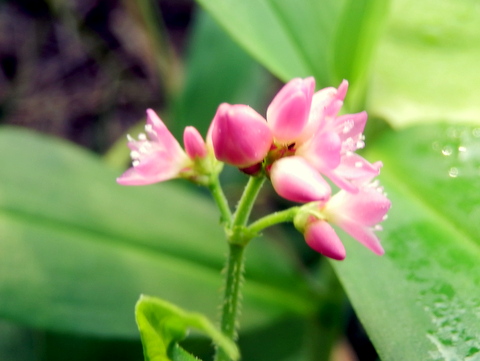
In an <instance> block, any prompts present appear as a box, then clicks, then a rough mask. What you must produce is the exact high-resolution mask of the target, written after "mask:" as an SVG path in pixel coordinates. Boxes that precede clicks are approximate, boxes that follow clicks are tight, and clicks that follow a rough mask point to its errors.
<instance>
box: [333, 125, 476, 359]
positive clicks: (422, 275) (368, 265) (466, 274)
mask: <svg viewBox="0 0 480 361" xmlns="http://www.w3.org/2000/svg"><path fill="white" fill-rule="evenodd" d="M368 157H369V158H371V159H372V160H379V159H381V160H382V161H383V162H384V164H385V166H384V168H383V169H382V174H381V180H382V183H383V185H384V186H385V189H386V191H387V192H388V195H389V197H390V198H391V200H392V209H391V210H390V212H389V218H388V220H387V221H386V222H385V224H384V231H383V232H380V233H379V235H380V237H381V238H382V240H383V244H384V246H385V250H386V254H385V255H384V256H382V257H378V256H375V255H374V254H372V253H371V252H369V251H368V250H367V249H365V248H364V247H362V246H360V245H359V244H358V243H357V242H355V241H351V242H348V243H347V248H348V249H347V252H348V255H347V259H346V261H345V262H334V266H335V268H336V270H337V272H338V274H339V276H340V279H341V281H342V283H343V284H344V286H345V288H346V291H347V293H348V295H349V297H350V300H351V301H352V303H353V305H354V307H355V309H356V311H357V313H358V315H359V317H360V319H361V320H362V322H363V324H364V326H365V328H366V330H367V332H368V334H369V335H370V337H371V339H372V340H373V342H374V344H375V347H376V348H377V350H378V352H379V354H380V356H381V359H382V360H383V361H392V360H398V361H400V360H426V361H428V360H435V361H436V360H470V361H472V360H478V359H479V358H480V313H479V310H480V293H479V290H480V262H479V260H480V238H479V234H480V223H479V222H478V220H479V216H480V192H479V191H478V190H479V189H480V128H475V127H467V126H458V125H457V126H452V125H440V124H437V125H430V126H417V127H413V128H410V129H406V130H404V131H402V132H398V133H394V132H391V133H389V134H387V135H385V136H384V137H383V138H381V139H380V140H379V142H378V143H376V144H375V145H372V144H370V149H369V152H368Z"/></svg>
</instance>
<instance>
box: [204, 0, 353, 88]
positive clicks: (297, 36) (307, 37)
mask: <svg viewBox="0 0 480 361" xmlns="http://www.w3.org/2000/svg"><path fill="white" fill-rule="evenodd" d="M197 2H198V3H200V5H202V6H203V7H204V8H205V9H206V10H207V11H208V12H209V13H210V14H211V15H212V16H213V17H214V18H215V20H217V21H218V23H219V24H220V25H221V26H222V27H223V28H224V29H225V30H226V31H227V32H228V33H229V34H230V36H232V38H233V39H234V40H235V41H237V42H238V43H239V44H240V45H241V46H243V47H244V48H245V49H246V50H247V51H248V52H249V53H250V54H251V55H252V56H253V57H254V58H255V59H257V60H258V61H259V62H260V63H261V64H263V65H264V66H265V67H267V68H268V69H269V70H270V71H271V72H272V73H273V74H275V75H276V76H278V77H279V78H281V79H282V80H284V81H288V80H290V79H292V78H294V77H298V76H300V77H306V76H311V75H313V76H315V78H316V79H317V81H318V82H319V84H320V85H327V83H328V82H329V76H330V74H329V68H330V64H329V61H330V54H329V51H330V46H331V41H332V37H333V30H334V26H335V24H336V20H337V17H338V14H339V12H340V9H341V7H342V5H343V2H344V1H338V0H324V1H318V0H305V1H298V0H283V1H278V0H264V1H256V0H244V1H234V0H197Z"/></svg>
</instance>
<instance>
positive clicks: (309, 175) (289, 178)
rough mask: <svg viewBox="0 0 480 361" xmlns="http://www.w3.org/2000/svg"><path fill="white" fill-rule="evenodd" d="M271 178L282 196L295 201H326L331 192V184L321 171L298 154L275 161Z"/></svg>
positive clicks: (274, 186)
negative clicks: (316, 169)
mask: <svg viewBox="0 0 480 361" xmlns="http://www.w3.org/2000/svg"><path fill="white" fill-rule="evenodd" d="M270 180H271V181H272V185H273V188H274V189H275V191H276V192H277V193H278V194H279V195H280V196H281V197H283V198H285V199H288V200H290V201H293V202H300V203H307V202H314V201H326V200H327V199H328V198H329V197H330V193H331V189H330V186H329V185H328V183H327V182H326V181H325V180H324V179H323V178H322V176H321V175H320V173H318V172H317V171H315V169H313V168H312V167H310V165H309V164H308V163H307V162H306V161H305V160H304V159H303V158H301V157H297V156H293V157H287V158H282V159H279V160H277V161H276V162H274V163H273V165H272V169H271V171H270Z"/></svg>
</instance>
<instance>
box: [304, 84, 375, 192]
mask: <svg viewBox="0 0 480 361" xmlns="http://www.w3.org/2000/svg"><path fill="white" fill-rule="evenodd" d="M343 84H346V83H345V82H344V83H342V85H343ZM342 85H341V86H340V87H339V89H341V88H342ZM343 86H344V87H346V85H343ZM345 91H346V89H345ZM332 99H333V100H332ZM332 99H330V102H329V104H326V105H324V107H323V108H322V109H323V112H322V113H321V117H323V118H322V119H321V121H320V123H319V127H318V128H317V130H316V132H315V134H314V135H313V137H311V138H310V139H308V140H307V141H306V142H304V143H303V144H301V145H300V146H299V147H298V148H297V151H296V154H298V155H301V156H302V157H304V158H305V159H306V160H307V161H308V162H309V163H310V164H311V165H312V166H313V167H314V168H315V169H317V170H318V171H319V172H320V173H322V174H324V175H326V176H327V177H328V178H330V179H331V180H332V182H333V183H335V184H336V185H337V186H338V187H340V188H342V189H345V190H347V191H349V192H357V191H358V187H356V186H355V184H354V181H355V179H357V178H361V177H364V176H366V175H371V176H376V175H378V170H377V169H376V168H375V167H373V166H372V164H371V163H369V162H368V161H367V160H365V159H364V158H362V157H361V156H359V155H358V154H355V153H354V152H355V151H356V150H358V149H361V148H363V147H364V145H365V143H364V137H363V134H362V132H363V129H364V128H365V124H366V122H367V113H366V112H361V113H357V114H346V115H342V116H339V117H337V116H336V112H337V111H338V110H337V108H338V107H339V106H341V101H340V100H339V99H338V98H335V97H334V98H332ZM317 107H318V105H317ZM317 113H318V112H317Z"/></svg>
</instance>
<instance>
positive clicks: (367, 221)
mask: <svg viewBox="0 0 480 361" xmlns="http://www.w3.org/2000/svg"><path fill="white" fill-rule="evenodd" d="M376 187H378V185H376V184H375V183H372V184H371V185H370V186H367V187H362V188H361V189H360V191H359V192H358V193H349V192H346V191H340V192H338V193H337V194H335V195H334V196H333V197H332V198H330V201H329V202H328V205H327V206H326V209H325V212H326V213H327V214H328V216H329V219H332V221H334V222H335V223H338V224H339V223H341V222H342V220H346V221H352V222H355V223H358V224H360V225H362V226H366V227H371V226H374V225H376V224H377V223H380V222H381V221H383V219H384V217H385V215H386V214H387V212H388V210H389V209H390V206H391V202H390V200H389V199H388V198H387V197H386V196H385V194H384V193H383V189H381V188H379V187H378V188H376Z"/></svg>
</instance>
